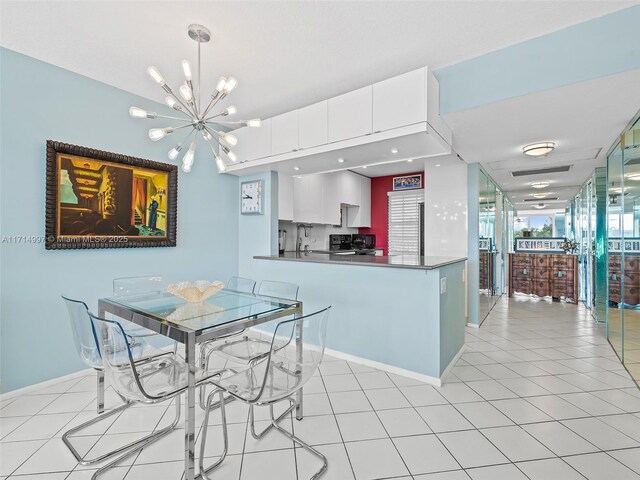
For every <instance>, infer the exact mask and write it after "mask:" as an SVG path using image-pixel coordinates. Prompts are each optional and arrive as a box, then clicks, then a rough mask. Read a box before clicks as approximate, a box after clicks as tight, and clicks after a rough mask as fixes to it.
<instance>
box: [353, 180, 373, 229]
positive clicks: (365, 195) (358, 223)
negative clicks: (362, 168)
mask: <svg viewBox="0 0 640 480" xmlns="http://www.w3.org/2000/svg"><path fill="white" fill-rule="evenodd" d="M357 176H358V177H360V178H359V179H358V181H359V183H360V189H359V193H360V198H359V200H358V203H357V205H358V206H356V207H349V208H348V213H347V226H348V227H367V228H368V227H371V179H370V178H369V177H363V176H362V175H357Z"/></svg>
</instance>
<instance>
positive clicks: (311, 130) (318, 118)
mask: <svg viewBox="0 0 640 480" xmlns="http://www.w3.org/2000/svg"><path fill="white" fill-rule="evenodd" d="M327 104H328V101H327V100H325V101H323V102H319V103H314V104H313V105H309V106H308V107H304V108H301V109H299V110H298V148H311V147H317V146H318V145H325V144H327V143H328V141H329V137H328V131H327V129H328V125H327Z"/></svg>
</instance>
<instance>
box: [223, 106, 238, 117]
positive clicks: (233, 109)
mask: <svg viewBox="0 0 640 480" xmlns="http://www.w3.org/2000/svg"><path fill="white" fill-rule="evenodd" d="M236 113H238V109H237V108H236V107H235V106H234V105H231V106H230V107H227V109H226V110H225V115H235V114H236Z"/></svg>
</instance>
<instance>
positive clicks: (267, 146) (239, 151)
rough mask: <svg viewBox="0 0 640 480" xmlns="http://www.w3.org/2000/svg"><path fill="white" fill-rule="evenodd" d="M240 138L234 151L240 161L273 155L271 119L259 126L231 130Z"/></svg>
mask: <svg viewBox="0 0 640 480" xmlns="http://www.w3.org/2000/svg"><path fill="white" fill-rule="evenodd" d="M231 133H232V135H234V136H235V137H237V138H238V144H237V145H236V146H235V147H233V149H232V150H233V151H234V152H235V154H236V155H237V156H238V161H239V162H246V161H249V160H256V159H258V158H264V157H269V156H271V119H270V118H269V119H266V120H264V121H263V122H262V125H261V126H260V127H259V128H254V127H242V128H238V129H237V130H234V131H233V132H231Z"/></svg>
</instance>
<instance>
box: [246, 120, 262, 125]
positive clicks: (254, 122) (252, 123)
mask: <svg viewBox="0 0 640 480" xmlns="http://www.w3.org/2000/svg"><path fill="white" fill-rule="evenodd" d="M260 125H262V120H260V119H259V118H252V119H251V120H247V126H248V127H259V126H260Z"/></svg>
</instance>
